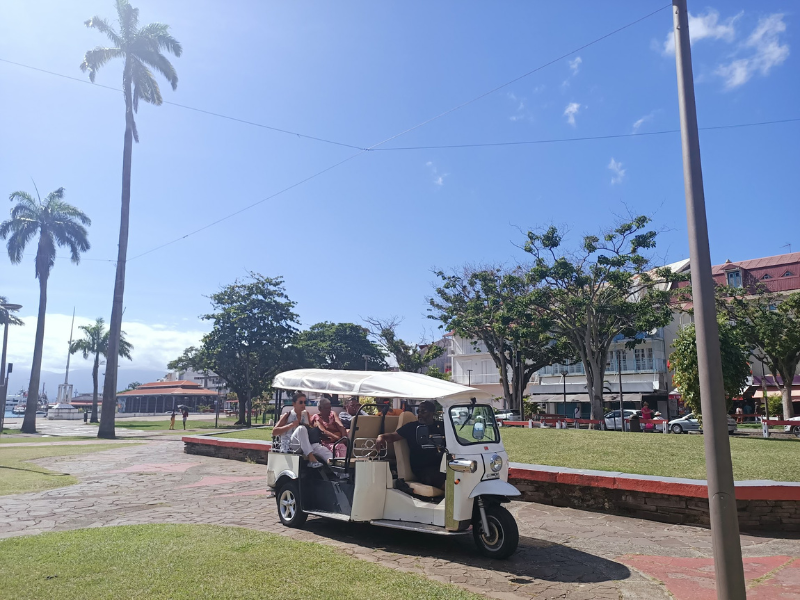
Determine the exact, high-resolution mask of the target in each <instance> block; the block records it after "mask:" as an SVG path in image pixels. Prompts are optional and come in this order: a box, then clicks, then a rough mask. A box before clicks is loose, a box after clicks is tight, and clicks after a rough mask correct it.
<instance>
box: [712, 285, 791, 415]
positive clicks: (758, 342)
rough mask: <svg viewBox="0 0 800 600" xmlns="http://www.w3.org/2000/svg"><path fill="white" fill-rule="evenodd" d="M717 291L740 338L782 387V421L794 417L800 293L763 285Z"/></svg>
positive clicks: (722, 308)
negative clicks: (774, 290)
mask: <svg viewBox="0 0 800 600" xmlns="http://www.w3.org/2000/svg"><path fill="white" fill-rule="evenodd" d="M718 292H719V293H718V295H717V298H718V302H717V304H718V306H719V309H720V310H721V311H723V312H724V313H725V314H726V315H727V316H728V318H729V319H731V320H732V321H734V322H735V323H736V329H737V331H738V333H739V335H740V336H741V337H742V339H743V340H744V341H745V342H746V343H747V344H749V345H750V346H751V348H752V350H753V354H754V355H755V357H756V358H757V359H759V360H763V361H764V363H765V364H766V365H767V367H768V368H769V370H770V372H771V373H772V375H773V377H775V379H776V381H777V383H778V385H779V386H780V389H781V396H782V397H783V418H784V419H790V418H792V417H793V416H794V407H793V406H792V381H793V379H794V376H795V373H796V372H797V365H798V364H800V292H794V293H792V294H777V293H774V292H770V291H769V290H768V289H767V288H766V287H764V286H763V285H759V286H756V287H755V289H743V288H731V287H724V288H720V289H719V290H718Z"/></svg>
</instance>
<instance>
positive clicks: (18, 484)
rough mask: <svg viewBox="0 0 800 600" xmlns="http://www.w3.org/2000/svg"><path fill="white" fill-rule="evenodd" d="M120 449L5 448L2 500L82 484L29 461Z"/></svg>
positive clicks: (0, 466) (0, 463)
mask: <svg viewBox="0 0 800 600" xmlns="http://www.w3.org/2000/svg"><path fill="white" fill-rule="evenodd" d="M129 445H131V444H129ZM119 447H120V446H119V444H87V445H86V446H49V447H48V446H28V447H24V448H15V447H13V446H11V447H6V448H3V449H2V450H0V496H5V495H8V494H23V493H26V492H41V491H42V490H49V489H52V488H57V487H63V486H65V485H72V484H74V483H78V480H77V479H75V478H74V477H72V475H69V474H67V473H58V472H56V471H50V470H49V469H45V468H44V467H40V466H38V465H35V464H33V463H32V462H28V461H31V460H35V459H37V458H46V457H49V456H69V455H74V454H88V453H89V452H100V451H102V450H110V449H111V448H119ZM0 570H1V568H0ZM2 591H3V588H2V587H1V586H0V595H2Z"/></svg>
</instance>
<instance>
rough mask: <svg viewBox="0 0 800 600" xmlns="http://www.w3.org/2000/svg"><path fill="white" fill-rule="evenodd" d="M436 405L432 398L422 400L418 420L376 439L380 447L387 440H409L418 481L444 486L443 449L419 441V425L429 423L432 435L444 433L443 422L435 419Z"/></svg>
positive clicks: (439, 486) (410, 453)
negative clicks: (430, 446)
mask: <svg viewBox="0 0 800 600" xmlns="http://www.w3.org/2000/svg"><path fill="white" fill-rule="evenodd" d="M435 414H436V405H435V404H434V403H433V402H431V401H430V400H425V401H423V402H420V404H419V408H418V410H417V419H418V420H417V421H412V422H411V423H406V424H405V425H403V426H402V427H401V428H400V429H398V430H397V431H395V432H392V433H383V434H381V435H379V436H378V437H377V438H376V440H375V445H376V446H377V447H378V448H383V447H384V446H385V445H386V444H387V442H397V441H399V440H401V439H404V440H406V441H407V442H408V453H409V459H410V462H411V470H412V471H413V472H414V476H415V477H416V478H417V481H418V482H420V483H424V484H425V485H432V486H433V487H437V488H443V487H444V483H445V480H446V478H447V475H445V474H444V473H441V472H440V465H441V464H442V453H443V450H441V449H439V448H423V447H422V446H420V445H419V443H418V442H417V427H419V426H420V425H427V427H428V433H429V434H430V435H433V434H440V435H444V427H443V426H442V423H441V422H438V421H434V415H435Z"/></svg>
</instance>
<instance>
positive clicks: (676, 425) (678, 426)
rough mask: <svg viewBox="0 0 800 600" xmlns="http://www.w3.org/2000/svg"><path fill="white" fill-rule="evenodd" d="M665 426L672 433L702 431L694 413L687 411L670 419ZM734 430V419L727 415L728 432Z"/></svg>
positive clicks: (731, 432)
mask: <svg viewBox="0 0 800 600" xmlns="http://www.w3.org/2000/svg"><path fill="white" fill-rule="evenodd" d="M667 426H668V427H669V430H670V431H671V432H672V433H689V432H690V431H702V430H703V428H702V427H700V421H698V419H697V417H696V416H695V415H694V413H689V414H688V415H684V416H682V417H678V418H677V419H672V421H670V422H669V423H668V424H667ZM734 431H736V419H734V418H733V417H731V416H730V415H728V434H730V435H733V432H734Z"/></svg>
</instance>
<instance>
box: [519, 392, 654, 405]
mask: <svg viewBox="0 0 800 600" xmlns="http://www.w3.org/2000/svg"><path fill="white" fill-rule="evenodd" d="M623 400H624V401H625V402H641V401H642V395H641V394H634V393H630V394H626V393H625V392H623ZM530 401H531V402H553V403H555V404H558V403H561V404H563V403H564V394H540V395H536V396H530ZM566 401H567V402H587V403H589V402H591V399H590V398H589V394H567V399H566ZM603 402H619V394H609V393H606V394H604V395H603Z"/></svg>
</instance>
